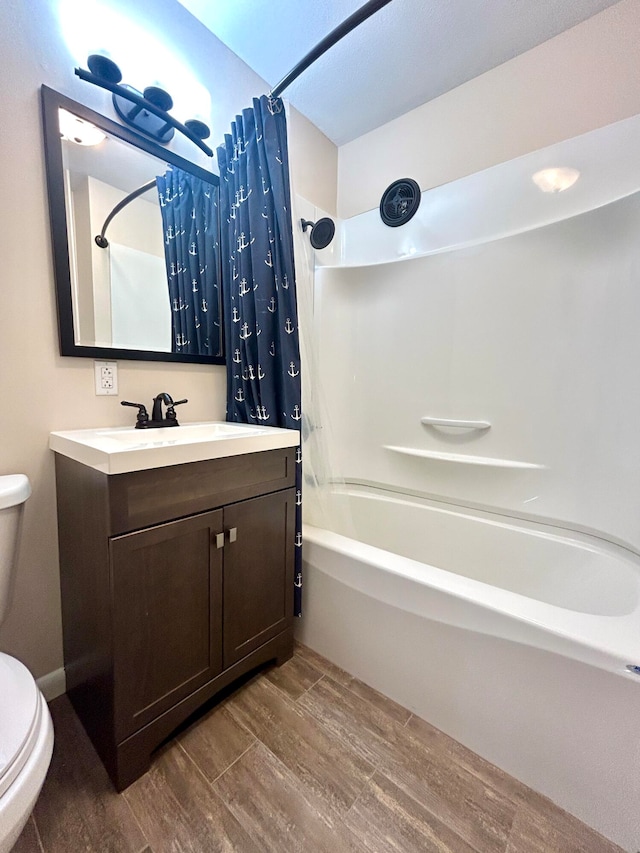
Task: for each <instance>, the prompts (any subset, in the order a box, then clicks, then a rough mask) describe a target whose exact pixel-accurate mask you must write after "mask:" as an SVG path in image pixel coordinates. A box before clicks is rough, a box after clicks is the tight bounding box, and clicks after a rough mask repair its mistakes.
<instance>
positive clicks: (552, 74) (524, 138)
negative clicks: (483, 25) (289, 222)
mask: <svg viewBox="0 0 640 853" xmlns="http://www.w3.org/2000/svg"><path fill="white" fill-rule="evenodd" d="M639 71H640V0H622V2H620V3H617V4H616V5H615V6H612V7H610V8H609V9H607V10H606V11H604V12H602V13H601V14H599V15H596V16H594V17H593V18H590V19H589V20H587V21H585V22H584V23H582V24H579V25H578V26H576V27H574V28H573V29H571V30H567V32H565V33H562V34H561V35H559V36H556V38H553V39H550V40H549V41H547V42H545V43H544V44H542V45H540V46H538V47H536V48H534V49H533V50H530V51H528V52H527V53H524V54H522V55H521V56H519V57H516V58H515V59H512V60H510V61H509V62H506V63H504V64H503V65H500V66H498V67H497V68H494V69H493V70H492V71H489V72H487V73H486V74H483V75H481V76H480V77H476V78H475V79H474V80H470V81H469V82H468V83H465V84H464V85H462V86H459V87H458V88H457V89H454V90H453V91H451V92H448V93H447V94H445V95H442V96H441V97H440V98H437V99H435V100H433V101H431V102H430V103H428V104H424V105H423V106H421V107H418V108H416V109H415V110H412V111H411V112H409V113H406V114H405V115H404V116H401V117H400V118H397V119H395V120H394V121H391V122H389V123H388V124H386V125H384V126H382V127H380V128H378V129H377V130H373V131H371V132H370V133H367V134H365V135H364V136H361V137H359V138H358V139H355V140H353V142H350V143H348V144H346V145H343V146H341V147H340V149H339V154H338V215H339V216H341V217H344V218H347V217H350V216H355V215H356V214H358V213H362V212H363V211H365V210H371V209H374V208H376V207H377V206H378V204H379V203H380V197H381V195H382V193H383V192H384V190H385V188H386V187H387V186H388V185H389V184H390V183H391V182H392V181H394V180H396V179H397V178H403V177H410V178H414V179H415V180H417V181H418V183H419V184H420V186H421V188H422V189H423V190H425V189H428V188H429V187H434V186H438V185H439V184H443V183H446V182H447V181H451V180H455V179H456V178H459V177H462V176H463V175H468V174H472V173H473V172H477V171H479V170H481V169H486V168H487V167H489V166H493V165H495V164H496V163H501V162H504V161H505V160H510V159H512V158H513V157H518V156H520V155H521V154H525V153H527V152H528V151H534V150H536V149H538V148H542V147H544V146H546V145H551V144H552V143H554V142H558V141H559V140H562V139H569V138H570V137H572V136H576V135H578V134H580V133H584V132H586V131H588V130H592V129H594V128H596V127H602V126H603V125H605V124H610V123H611V122H614V121H618V120H619V119H622V118H627V117H628V116H631V115H635V114H636V113H639V112H640V73H639Z"/></svg>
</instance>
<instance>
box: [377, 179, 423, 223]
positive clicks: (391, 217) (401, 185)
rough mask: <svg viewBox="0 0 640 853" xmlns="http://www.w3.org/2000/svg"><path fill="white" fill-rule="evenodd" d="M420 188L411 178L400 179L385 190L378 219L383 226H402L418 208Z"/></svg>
mask: <svg viewBox="0 0 640 853" xmlns="http://www.w3.org/2000/svg"><path fill="white" fill-rule="evenodd" d="M420 199H421V195H420V187H419V186H418V184H417V182H416V181H414V180H413V178H400V180H398V181H394V182H393V183H392V184H391V185H390V186H388V187H387V188H386V190H385V191H384V193H383V194H382V199H381V200H380V218H381V219H382V221H383V222H384V224H385V225H389V226H390V227H391V228H397V227H398V225H404V224H405V222H408V221H409V220H410V219H411V217H412V216H413V215H414V214H415V212H416V211H417V209H418V208H419V207H420Z"/></svg>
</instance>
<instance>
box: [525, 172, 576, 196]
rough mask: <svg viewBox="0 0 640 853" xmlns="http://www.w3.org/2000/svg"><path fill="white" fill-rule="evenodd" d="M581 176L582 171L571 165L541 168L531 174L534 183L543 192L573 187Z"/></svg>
mask: <svg viewBox="0 0 640 853" xmlns="http://www.w3.org/2000/svg"><path fill="white" fill-rule="evenodd" d="M579 177H580V172H579V171H578V170H577V169H574V168H572V167H571V166H559V167H555V168H552V169H541V170H540V171H539V172H536V173H535V175H532V176H531V180H532V181H533V183H534V184H535V185H536V186H537V187H538V188H539V189H541V190H542V192H543V193H561V192H563V191H564V190H568V189H569V187H572V186H573V185H574V184H575V182H576V181H577V180H578V178H579Z"/></svg>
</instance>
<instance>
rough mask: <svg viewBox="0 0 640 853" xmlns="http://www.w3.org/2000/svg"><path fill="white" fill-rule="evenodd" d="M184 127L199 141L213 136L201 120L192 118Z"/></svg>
mask: <svg viewBox="0 0 640 853" xmlns="http://www.w3.org/2000/svg"><path fill="white" fill-rule="evenodd" d="M184 126H185V127H186V128H188V129H189V130H190V131H191V133H193V135H194V136H197V137H198V139H208V138H209V137H210V136H211V131H210V130H209V127H208V126H207V125H206V124H205V123H204V122H203V121H200V119H197V118H190V119H188V120H187V121H185V123H184Z"/></svg>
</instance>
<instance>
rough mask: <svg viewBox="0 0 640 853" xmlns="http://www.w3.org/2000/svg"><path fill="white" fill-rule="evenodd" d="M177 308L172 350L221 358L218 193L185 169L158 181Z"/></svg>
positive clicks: (173, 312)
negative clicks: (219, 356)
mask: <svg viewBox="0 0 640 853" xmlns="http://www.w3.org/2000/svg"><path fill="white" fill-rule="evenodd" d="M156 184H157V186H158V198H159V201H160V212H161V214H162V225H163V231H164V250H165V252H164V254H165V262H166V267H167V280H168V282H169V300H170V303H171V334H172V347H171V348H172V351H173V352H182V353H194V354H198V355H219V354H220V316H219V314H220V312H219V291H218V260H217V254H218V251H219V244H218V239H219V238H218V191H217V188H216V187H215V186H214V185H213V184H208V183H206V182H205V181H203V180H201V179H200V178H198V177H196V176H195V175H191V174H190V173H189V172H185V171H183V170H182V169H178V168H171V169H168V170H167V171H166V172H165V173H164V175H158V176H157V177H156Z"/></svg>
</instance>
